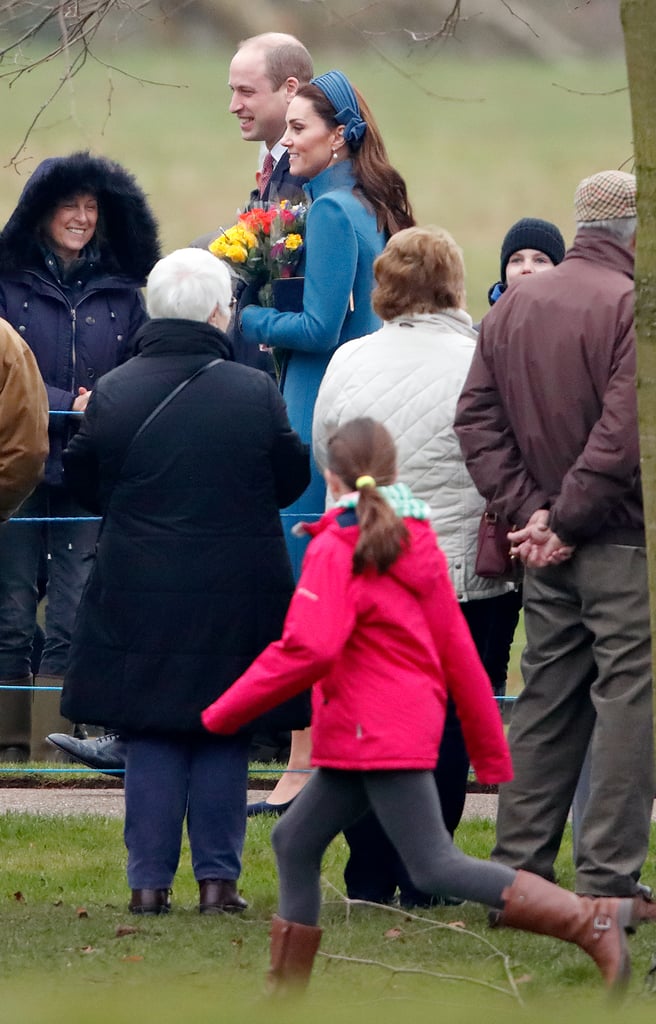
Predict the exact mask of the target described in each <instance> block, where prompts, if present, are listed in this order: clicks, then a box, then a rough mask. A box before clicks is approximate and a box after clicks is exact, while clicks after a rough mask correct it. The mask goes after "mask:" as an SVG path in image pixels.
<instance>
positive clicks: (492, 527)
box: [474, 509, 519, 580]
mask: <svg viewBox="0 0 656 1024" xmlns="http://www.w3.org/2000/svg"><path fill="white" fill-rule="evenodd" d="M509 530H512V524H511V523H509V522H508V520H507V519H502V518H501V516H499V515H498V514H497V513H496V512H490V510H489V509H486V510H485V512H484V513H483V515H482V516H481V522H480V526H479V527H478V544H477V548H476V564H475V566H474V571H475V573H476V575H477V576H484V577H486V578H490V579H502V580H503V579H506V580H514V579H516V578H517V573H518V569H519V565H518V560H517V559H516V558H513V557H512V556H511V554H510V541H509V540H508V531H509Z"/></svg>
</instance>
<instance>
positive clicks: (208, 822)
mask: <svg viewBox="0 0 656 1024" xmlns="http://www.w3.org/2000/svg"><path fill="white" fill-rule="evenodd" d="M247 783H248V739H247V738H244V737H242V736H228V737H223V736H210V735H208V736H202V735H198V736H196V735H194V736H188V737H187V736H183V737H165V736H154V735H151V736H130V737H128V738H127V760H126V766H125V830H124V837H125V845H126V847H127V850H128V868H127V874H128V885H129V886H130V888H131V889H169V888H170V887H171V885H172V884H173V878H174V876H175V873H176V870H177V867H178V861H179V859H180V847H181V844H182V829H183V825H184V822H185V818H186V821H187V832H188V835H189V844H190V847H191V862H192V867H193V872H194V877H195V878H196V880H197V881H198V882H201V881H203V880H205V879H208V878H221V879H225V880H236V879H237V878H239V874H240V872H241V854H242V850H243V846H244V836H245V833H246V791H247Z"/></svg>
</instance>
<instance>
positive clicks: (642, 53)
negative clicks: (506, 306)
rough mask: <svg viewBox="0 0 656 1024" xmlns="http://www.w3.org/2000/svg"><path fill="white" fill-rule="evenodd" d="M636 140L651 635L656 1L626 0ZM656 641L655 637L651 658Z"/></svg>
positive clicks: (655, 480) (655, 503) (654, 584)
mask: <svg viewBox="0 0 656 1024" xmlns="http://www.w3.org/2000/svg"><path fill="white" fill-rule="evenodd" d="M621 17H622V28H623V30H624V46H625V51H626V63H627V69H628V76H629V92H630V97H631V119H632V123H633V146H634V154H635V163H636V174H637V179H638V237H637V245H636V273H635V282H636V313H635V321H636V334H637V352H638V378H637V385H638V419H639V425H640V452H641V462H642V486H643V493H644V504H645V526H646V534H647V558H648V564H649V596H650V608H651V635H652V637H654V635H656V118H655V117H654V111H655V110H656V61H654V46H653V41H654V38H655V33H656V5H655V4H654V3H653V0H622V4H621ZM655 653H656V644H653V643H652V663H653V662H654V654H655Z"/></svg>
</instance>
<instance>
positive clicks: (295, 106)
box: [240, 71, 414, 813]
mask: <svg viewBox="0 0 656 1024" xmlns="http://www.w3.org/2000/svg"><path fill="white" fill-rule="evenodd" d="M282 143H283V145H284V146H286V147H287V149H288V151H289V168H290V171H291V173H292V174H294V175H295V176H296V177H300V178H307V179H309V180H308V183H307V185H304V189H305V192H306V193H307V195H308V198H309V200H310V203H311V205H310V208H309V211H308V217H307V222H306V233H305V259H304V265H302V266H301V269H300V272H301V274H303V276H304V290H303V311H302V312H301V313H285V312H280V311H278V310H275V309H263V308H261V307H259V306H246V307H245V308H244V309H243V310H242V313H241V317H240V327H241V331H242V334H243V337H244V340H245V341H247V342H253V343H258V344H260V345H265V346H271V347H274V348H275V349H276V350H278V351H279V354H280V355H281V356H282V360H281V361H282V368H281V377H280V387H281V390H282V392H283V394H284V396H285V401H286V402H287V409H288V412H289V419H290V422H291V424H292V426H293V427H294V429H295V430H297V431H298V433H299V434H300V436H301V437H302V439H303V440H304V441H306V442H308V443H309V442H310V441H311V438H312V414H313V411H314V403H315V400H316V397H317V392H318V390H319V385H320V383H321V379H322V377H323V374H324V371H325V369H326V367H327V365H328V363H329V361H330V357H331V355H332V354H333V352H334V351H335V349H336V348H337V347H338V345H341V344H343V343H344V342H345V341H350V340H351V339H352V338H359V337H362V336H363V335H365V334H371V333H372V332H373V331H376V330H378V328H379V327H380V325H381V322H380V320H379V318H378V317H377V316H376V314H375V313H374V311H373V308H372V305H371V292H372V289H373V286H374V276H373V264H374V260H375V259H376V257H377V256H378V255H380V253H381V252H382V251H383V249H384V248H385V243H386V242H387V239H388V238H389V237H390V235H392V234H394V232H396V231H399V230H400V229H401V228H407V227H411V226H412V225H413V224H414V218H413V216H412V210H411V207H410V203H409V200H408V195H407V190H406V186H405V182H404V181H403V179H402V178H401V176H400V174H399V173H398V172H397V171H396V170H395V169H394V168H393V167H392V166H391V164H390V162H389V159H388V156H387V152H386V150H385V145H384V143H383V140H382V138H381V135H380V132H379V130H378V127H377V125H376V122H375V121H374V119H373V116H372V114H371V111H370V110H369V108H368V107H367V105H366V103H365V102H364V100H363V98H362V96H361V95H360V94H359V92H358V91H357V90H356V89H354V88H353V86H352V85H351V83H350V82H349V80H348V79H347V78H346V76H345V75H344V74H343V73H342V72H341V71H328V72H327V73H326V74H325V75H320V76H319V77H318V78H313V79H312V81H311V82H310V83H309V84H308V85H303V86H301V88H300V89H299V90H298V92H297V94H296V96H295V97H294V99H293V100H292V101H291V103H290V104H289V107H288V110H287V131H286V133H285V136H284V138H283V139H282ZM280 350H282V352H280ZM325 495H326V486H325V483H324V480H323V477H322V475H321V473H320V472H319V470H318V468H317V466H316V464H315V463H314V462H313V463H312V479H311V482H310V486H309V487H308V488H307V490H306V491H305V493H304V494H303V495H302V496H301V498H300V499H299V501H297V502H296V503H295V504H294V505H292V506H291V508H290V509H289V510H288V512H287V515H286V516H285V519H284V524H285V534H286V537H287V543H288V547H289V552H290V557H291V560H292V565H293V567H294V571H295V574H296V575H297V576H298V573H299V571H300V564H301V560H302V557H303V552H304V549H305V544H306V542H303V541H301V540H300V539H298V538H296V537H294V536H292V535H291V530H292V528H293V526H294V524H295V523H296V522H298V521H301V520H307V519H311V518H313V517H316V518H318V517H319V516H320V515H321V514H322V513H323V511H324V508H325ZM289 768H290V770H297V771H298V770H299V769H301V770H302V769H303V768H309V734H306V738H305V742H303V741H302V738H301V736H300V735H299V734H297V733H295V734H294V735H293V736H292V751H291V759H290V763H289ZM306 779H307V775H302V774H296V775H294V774H293V773H292V772H291V771H290V773H289V774H287V775H285V776H283V777H282V779H281V781H280V782H279V783H278V785H277V786H276V789H275V790H274V791H273V793H272V794H271V797H270V799H269V800H268V801H266V802H264V803H262V804H259V805H257V811H268V812H271V813H280V812H281V811H282V810H284V809H285V807H287V806H288V803H289V801H290V799H293V797H294V796H295V795H296V793H297V792H298V791H299V789H301V788H302V786H303V785H304V783H305V781H306ZM254 809H255V808H254ZM251 813H252V812H251Z"/></svg>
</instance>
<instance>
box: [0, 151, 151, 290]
mask: <svg viewBox="0 0 656 1024" xmlns="http://www.w3.org/2000/svg"><path fill="white" fill-rule="evenodd" d="M78 192H92V193H93V194H94V195H95V196H96V198H97V199H98V208H99V217H98V228H97V231H96V242H97V245H98V249H99V253H100V263H101V266H102V269H103V271H105V272H107V273H111V274H120V275H121V276H125V277H128V278H130V279H132V280H134V281H136V282H138V283H139V284H141V283H143V281H144V280H145V278H146V277H147V275H148V274H149V272H150V270H151V269H152V267H153V265H154V264H155V263H156V262H157V260H158V259H159V257H160V247H159V240H158V230H157V222H156V220H155V217H154V216H153V213H152V210H151V209H150V206H149V204H148V200H147V199H146V196H145V194H144V192H143V191H142V190H141V188H140V187H139V185H137V182H136V180H135V178H134V177H133V176H132V175H131V174H129V173H128V171H126V170H125V169H124V168H123V167H121V165H120V164H117V163H115V162H114V161H113V160H108V159H107V158H106V157H101V156H92V155H91V154H90V153H87V152H85V153H72V154H71V155H70V156H61V157H49V158H48V159H47V160H43V161H42V162H41V163H40V164H39V166H38V167H37V168H36V169H35V170H34V172H33V173H32V174H31V175H30V177H29V179H28V181H27V183H26V185H25V188H24V189H23V191H22V193H21V196H20V199H19V200H18V205H17V206H16V209H15V210H14V212H13V213H12V215H11V217H10V218H9V220H8V221H7V223H6V225H5V227H4V229H3V231H2V233H1V234H0V272H2V273H6V272H9V271H16V270H26V269H30V268H33V267H36V266H40V265H42V263H43V255H42V252H41V249H40V244H39V243H40V238H39V226H40V224H41V222H42V221H43V219H44V217H45V216H46V215H47V214H48V213H49V212H50V211H51V210H52V209H53V208H54V207H55V205H56V204H57V203H58V202H59V201H60V200H62V199H65V198H67V197H68V196H71V195H73V194H75V193H78Z"/></svg>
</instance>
